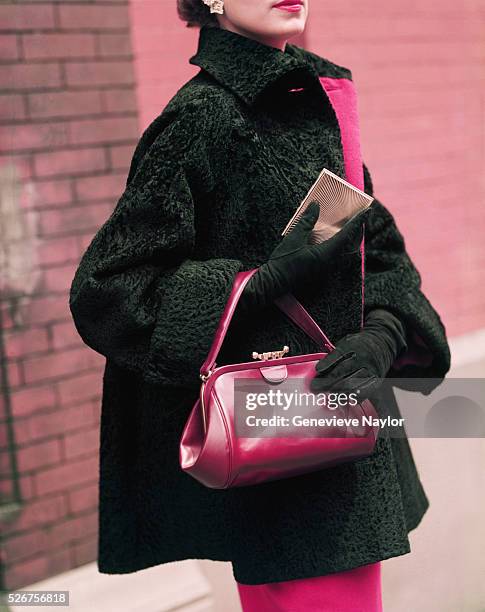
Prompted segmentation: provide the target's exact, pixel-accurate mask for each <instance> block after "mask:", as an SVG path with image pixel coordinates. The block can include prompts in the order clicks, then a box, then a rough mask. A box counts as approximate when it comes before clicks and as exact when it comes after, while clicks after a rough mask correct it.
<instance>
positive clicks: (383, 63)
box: [131, 0, 485, 335]
mask: <svg viewBox="0 0 485 612" xmlns="http://www.w3.org/2000/svg"><path fill="white" fill-rule="evenodd" d="M479 5H480V6H479ZM356 6H357V5H356V3H355V1H354V0H339V1H338V2H332V3H330V2H315V1H314V2H312V5H311V16H310V20H309V23H308V27H307V30H306V33H305V34H306V46H307V48H308V49H310V50H312V51H315V52H317V53H319V54H320V55H323V56H325V57H327V58H329V59H331V60H333V61H335V62H337V63H340V64H342V65H344V66H347V67H348V68H350V69H351V70H352V73H353V78H354V81H355V83H356V86H357V90H358V93H359V100H360V117H361V132H362V151H363V156H364V159H365V162H366V164H367V165H368V166H369V168H370V170H371V173H372V176H373V180H374V185H375V195H376V196H377V197H378V198H379V199H380V200H381V201H382V202H383V203H384V204H385V205H386V206H387V207H388V208H389V209H390V210H391V211H392V213H393V214H394V215H395V217H396V219H397V222H398V225H399V227H400V228H401V230H402V232H403V234H404V236H405V239H406V244H407V247H408V251H409V252H410V254H411V256H412V257H413V259H414V260H415V262H416V264H417V266H418V268H419V270H420V272H421V274H422V277H423V287H424V289H425V292H426V294H427V295H428V297H429V298H430V300H431V301H432V303H433V304H435V305H436V307H437V309H438V311H439V312H440V314H441V316H442V318H443V321H444V322H445V325H446V326H447V328H448V331H449V333H450V335H455V334H459V333H463V332H467V331H471V330H473V329H477V328H480V327H483V326H484V325H485V291H483V289H482V287H483V281H484V280H485V278H484V277H485V274H484V270H485V242H484V241H483V240H482V236H483V234H484V231H485V214H484V205H485V181H484V178H483V176H484V173H483V169H484V168H485V146H484V138H485V128H484V125H485V111H484V109H485V87H484V85H485V83H484V76H483V75H484V59H485V19H484V17H485V9H484V7H483V4H482V3H481V0H467V1H465V0H440V2H439V4H437V3H436V2H428V3H423V2H418V0H410V1H408V2H406V3H405V4H403V3H401V2H396V1H394V2H388V1H387V0H374V2H372V3H358V8H356ZM131 16H132V19H131V21H132V36H133V45H134V50H135V73H136V79H137V84H138V89H137V95H138V101H139V110H140V129H142V128H144V127H145V126H146V125H147V124H148V123H149V121H150V120H151V119H153V118H154V117H155V116H156V115H158V114H159V113H160V112H161V110H162V109H163V107H164V105H165V104H166V102H167V101H168V99H169V98H170V97H171V96H172V95H173V94H174V93H175V92H176V90H177V89H178V87H180V86H181V85H182V84H183V83H184V82H185V81H186V80H187V79H188V78H190V77H191V76H192V75H193V74H195V72H196V71H197V70H198V69H197V68H196V67H193V66H191V65H189V64H188V58H189V57H190V55H192V53H193V52H194V51H195V48H196V45H197V36H198V31H197V30H194V29H188V28H185V27H184V24H183V23H182V22H180V21H179V20H178V18H177V15H176V11H175V2H170V3H168V2H167V3H166V8H165V7H164V8H163V10H162V9H161V8H160V3H159V2H158V1H154V0H132V3H131Z"/></svg>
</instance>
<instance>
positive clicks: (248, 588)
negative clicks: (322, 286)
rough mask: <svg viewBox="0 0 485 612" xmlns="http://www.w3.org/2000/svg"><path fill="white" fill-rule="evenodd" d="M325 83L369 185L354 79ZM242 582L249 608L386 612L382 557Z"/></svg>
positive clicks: (262, 611) (356, 177) (350, 162)
mask: <svg viewBox="0 0 485 612" xmlns="http://www.w3.org/2000/svg"><path fill="white" fill-rule="evenodd" d="M320 84H321V86H322V88H323V89H324V91H325V92H326V93H327V95H328V97H329V99H330V102H331V104H332V106H333V108H334V110H335V114H336V116H337V119H338V122H339V125H340V130H341V134H342V145H343V153H344V162H345V173H346V177H347V180H348V181H349V182H350V183H352V184H353V185H355V186H356V187H357V188H359V189H363V188H364V176H363V166H362V156H361V150H360V129H359V118H358V103H357V94H356V91H355V88H354V83H353V82H352V81H350V80H348V79H334V78H331V77H320ZM363 248H364V245H363V244H362V245H361V249H363ZM236 584H237V588H238V592H239V598H240V600H241V604H242V609H243V612H357V611H358V612H382V595H381V562H380V561H379V562H377V563H371V564H369V565H363V566H360V567H356V568H353V569H350V570H347V571H344V572H338V573H334V574H327V575H326V576H317V577H314V578H302V579H297V580H288V581H286V582H272V583H267V584H256V585H252V584H240V583H238V582H237V583H236Z"/></svg>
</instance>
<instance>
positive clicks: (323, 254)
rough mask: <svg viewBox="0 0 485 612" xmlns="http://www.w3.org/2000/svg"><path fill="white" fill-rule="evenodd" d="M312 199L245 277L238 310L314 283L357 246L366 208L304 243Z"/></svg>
mask: <svg viewBox="0 0 485 612" xmlns="http://www.w3.org/2000/svg"><path fill="white" fill-rule="evenodd" d="M319 210H320V209H319V205H318V203H317V202H312V203H311V204H310V205H309V206H308V207H307V209H306V210H305V212H304V214H303V215H302V216H301V218H300V220H299V221H298V223H297V224H296V225H295V227H294V228H293V229H292V230H291V232H289V233H288V234H286V236H284V238H283V239H282V240H281V242H280V243H279V244H278V245H277V246H276V248H275V249H274V250H273V251H272V253H271V255H270V256H269V259H268V261H267V262H266V263H264V264H262V265H261V266H260V267H259V269H258V271H257V272H256V273H255V274H254V275H253V276H252V277H251V278H250V279H249V281H248V282H247V283H246V286H245V288H244V290H243V293H242V294H241V296H240V298H239V301H238V310H239V312H243V313H248V312H252V311H254V310H257V309H259V308H262V307H264V306H266V305H267V304H268V303H270V302H272V301H273V300H274V299H275V298H276V297H279V296H280V295H283V294H285V293H288V292H290V293H291V292H292V291H294V290H295V289H298V288H300V287H302V286H304V285H305V284H307V283H318V282H319V279H320V277H321V275H322V274H323V273H324V272H325V270H326V269H328V268H329V267H330V266H332V265H333V264H334V263H335V260H336V258H337V257H338V256H339V255H342V254H343V253H344V251H343V248H344V246H345V248H346V250H347V252H349V251H352V252H354V251H355V250H357V249H358V247H359V244H360V239H361V233H362V223H363V221H364V217H365V215H366V213H367V212H368V211H369V209H367V210H366V211H364V212H362V213H360V214H359V215H357V217H355V218H353V219H351V220H350V221H348V222H347V223H346V224H345V225H344V226H343V228H342V229H341V230H340V231H339V232H337V234H335V235H334V236H332V237H331V238H329V239H328V240H325V241H324V242H321V243H320V244H308V238H309V236H310V233H311V231H312V229H313V226H314V225H315V223H316V221H317V219H318V215H319Z"/></svg>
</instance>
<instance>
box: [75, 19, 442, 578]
mask: <svg viewBox="0 0 485 612" xmlns="http://www.w3.org/2000/svg"><path fill="white" fill-rule="evenodd" d="M190 61H191V63H193V64H196V65H198V66H200V67H201V70H200V71H199V73H198V74H197V75H196V76H195V77H194V78H192V79H191V80H190V81H189V82H187V83H186V84H185V85H184V86H183V87H182V88H181V89H180V90H179V91H178V92H177V93H176V95H175V96H174V97H173V98H172V100H171V101H170V102H169V104H168V105H167V106H166V108H165V109H164V111H163V112H162V113H161V114H160V116H159V117H157V118H156V119H155V120H154V121H153V123H152V124H151V125H150V126H149V127H148V128H147V130H146V131H145V132H144V134H143V136H142V137H141V139H140V141H139V143H138V146H137V147H136V150H135V152H134V155H133V160H132V164H131V168H130V172H129V175H128V179H127V184H126V189H125V191H124V193H123V194H122V195H121V197H120V199H119V201H118V203H117V205H116V206H115V209H114V211H113V213H112V214H111V216H110V217H109V219H108V220H107V221H106V222H105V223H104V225H103V226H102V227H101V228H100V229H99V231H98V232H97V234H96V235H95V237H94V238H93V240H92V242H91V244H90V245H89V247H88V249H87V251H86V252H85V254H84V256H83V257H82V260H81V262H80V265H79V268H78V270H77V272H76V275H75V277H74V280H73V283H72V288H71V296H70V308H71V312H72V315H73V318H74V321H75V324H76V327H77V329H78V331H79V334H80V335H81V337H82V338H83V340H84V341H85V342H86V344H88V345H89V346H90V347H92V348H93V349H94V350H96V351H98V352H99V353H101V354H103V355H104V356H105V357H106V368H105V373H104V378H103V385H104V386H103V400H102V416H101V440H100V443H101V444H100V446H101V449H100V499H99V501H100V508H99V513H100V514H99V557H98V567H99V570H100V571H101V572H103V573H108V574H116V573H127V572H134V571H136V570H140V569H143V568H146V567H149V566H153V565H157V564H160V563H165V562H168V561H173V560H179V559H185V558H208V559H216V560H230V561H232V563H233V569H234V575H235V577H236V579H237V580H239V581H240V582H242V583H249V584H257V583H264V582H273V581H281V580H289V579H294V578H302V577H310V576H318V575H323V574H327V573H332V572H338V571H341V570H345V569H348V568H353V567H356V566H359V565H362V564H366V563H370V562H374V561H377V560H381V559H386V558H388V557H393V556H397V555H401V554H404V553H406V552H408V551H409V550H410V548H409V540H408V532H409V531H410V530H411V529H413V528H414V527H416V526H417V525H418V523H419V522H420V520H421V518H422V516H423V514H424V512H425V510H426V508H427V506H428V501H427V498H426V495H425V493H424V491H423V488H422V486H421V483H420V480H419V477H418V474H417V472H416V467H415V464H414V461H413V457H412V454H411V452H410V448H409V445H408V442H407V440H406V439H402V440H401V439H400V440H396V439H392V440H390V439H388V438H383V439H381V440H379V443H378V445H377V448H376V451H375V453H374V454H373V455H372V456H371V457H369V458H366V459H364V460H361V461H357V462H356V463H353V464H347V465H342V466H339V467H335V468H332V469H327V470H323V471H320V472H317V473H313V474H308V475H304V476H299V477H295V478H291V479H287V480H281V481H277V482H271V483H266V484H260V485H256V486H251V487H244V488H239V489H234V490H228V491H217V490H211V489H207V488H206V487H204V486H203V485H201V484H199V483H198V482H197V481H195V480H194V479H193V478H191V477H190V476H188V475H186V474H184V473H182V471H181V470H180V468H179V464H178V443H179V438H180V434H181V431H182V428H183V425H184V423H185V420H186V418H187V416H188V414H189V411H190V409H191V408H192V405H193V403H194V402H195V400H196V398H197V393H198V389H199V383H200V380H199V378H198V369H199V367H200V366H201V364H202V362H203V360H204V358H205V357H206V355H207V352H208V350H209V346H210V344H211V340H212V337H213V334H214V331H215V329H216V326H217V322H218V320H219V317H220V315H221V313H222V310H223V307H224V304H225V302H226V299H227V296H228V294H229V291H230V288H231V285H232V282H233V279H234V276H235V274H236V273H237V272H238V271H239V270H247V269H250V268H253V267H254V266H257V265H259V264H261V263H262V262H264V261H265V260H266V258H267V257H268V255H269V253H270V252H271V251H272V250H273V248H274V247H275V245H276V243H277V242H278V241H279V240H280V232H281V230H282V229H283V227H284V226H285V225H286V223H287V220H288V219H289V218H290V216H291V214H292V213H293V211H294V209H295V207H296V205H297V204H298V202H299V201H300V200H301V198H302V197H303V196H304V195H305V193H306V191H307V190H308V188H309V186H310V185H311V184H312V183H313V181H314V180H315V178H316V176H317V175H318V173H319V172H320V171H321V169H322V167H327V168H328V169H330V170H331V171H333V172H335V173H336V174H338V175H340V176H342V177H343V178H345V172H344V163H343V151H342V146H341V139H340V131H339V126H338V123H337V119H336V116H335V114H334V112H333V109H332V107H331V104H330V101H329V99H328V98H327V96H326V94H325V93H324V92H323V90H322V88H321V86H320V83H319V81H318V76H319V75H321V76H324V75H326V76H334V77H340V78H351V73H350V71H349V70H348V69H346V68H343V67H341V66H338V65H336V64H334V63H332V62H330V61H329V60H327V59H324V58H321V57H319V56H317V55H315V54H313V53H310V52H308V51H305V50H303V49H301V48H299V47H297V46H293V45H288V46H287V49H286V51H285V52H284V53H283V52H281V51H279V50H277V49H274V48H271V47H268V46H265V45H262V44H260V43H258V42H256V41H252V40H250V39H248V38H245V37H242V36H239V35H237V34H234V33H231V32H228V31H225V30H221V29H219V28H211V27H208V26H206V27H204V28H203V29H202V30H201V33H200V39H199V48H198V52H197V54H196V55H195V56H194V57H192V58H191V60H190ZM290 87H303V88H304V90H303V91H301V92H289V91H288V89H289V88H290ZM364 170H365V178H366V191H367V192H368V193H372V182H371V178H370V174H369V172H368V169H367V168H366V167H365V168H364ZM365 231H366V246H367V256H366V289H365V297H366V304H367V308H371V307H385V308H389V309H391V310H392V311H393V312H394V313H395V314H396V315H397V316H399V317H400V318H401V320H403V321H404V322H405V324H406V329H407V332H409V333H411V332H412V331H414V332H416V333H417V334H418V335H419V336H420V337H421V338H422V340H423V341H424V343H425V344H426V346H427V349H425V350H426V351H428V354H429V355H430V356H431V357H432V363H431V365H429V366H428V367H417V366H412V365H411V366H406V369H405V370H400V371H399V372H397V373H393V375H394V376H396V375H404V374H405V375H406V376H408V377H409V376H421V375H422V376H426V377H443V376H444V375H445V374H446V372H447V371H448V369H449V359H450V356H449V349H448V344H447V340H446V335H445V329H444V327H443V325H442V323H441V320H440V318H439V316H438V315H437V313H436V312H435V310H434V309H433V308H432V306H431V305H430V304H429V302H428V300H427V299H426V297H425V296H424V295H423V294H422V292H421V290H420V277H419V274H418V272H417V271H416V269H415V267H414V266H413V264H412V262H411V261H410V259H409V257H408V255H407V253H406V250H405V246H404V241H403V238H402V236H401V234H400V233H399V230H398V228H397V227H396V225H395V222H394V219H393V216H392V215H391V213H390V212H389V211H388V210H387V209H386V208H385V207H384V206H383V205H382V204H381V203H380V202H379V201H378V200H376V201H375V203H374V204H373V205H372V213H371V214H370V215H369V218H368V220H367V221H366V228H365ZM360 264H361V262H360V256H359V253H358V252H355V251H354V252H350V251H349V253H348V255H347V256H346V257H345V258H343V259H342V260H341V261H339V262H336V265H335V267H334V269H333V271H332V272H331V273H330V274H329V275H328V278H323V279H319V281H318V282H316V283H315V284H314V285H313V286H311V287H308V288H306V290H305V291H302V292H301V294H299V295H298V296H297V297H298V298H299V299H300V300H301V301H302V302H303V303H304V305H305V306H306V307H307V308H308V310H309V311H310V313H311V314H312V315H313V317H314V318H315V319H316V320H317V321H318V322H319V324H320V325H321V326H322V327H323V329H324V330H325V331H326V332H327V333H328V335H329V337H330V338H331V339H332V340H333V341H336V340H338V339H339V338H341V337H342V336H343V335H345V334H346V333H350V332H355V331H358V329H359V327H360V316H361V312H360ZM284 344H288V345H289V346H290V349H291V354H298V353H308V352H314V351H315V348H316V347H315V346H314V345H313V344H312V342H311V341H310V340H309V339H308V338H307V337H306V336H305V335H304V334H303V332H300V331H299V329H297V328H296V327H295V326H294V325H293V324H292V323H291V322H289V320H287V319H286V318H285V317H284V315H283V314H281V313H280V311H279V310H277V309H276V307H275V306H271V307H269V308H267V309H266V310H265V311H264V312H261V313H260V316H258V317H257V318H255V317H253V318H251V320H245V319H244V318H243V317H241V315H239V316H237V313H236V317H235V319H234V320H233V323H232V324H231V329H230V330H229V333H228V336H227V339H226V341H225V343H224V347H223V350H222V352H221V355H220V359H219V360H218V365H221V364H222V363H229V362H231V361H242V360H244V361H246V360H248V359H250V354H251V351H253V350H257V351H263V350H270V349H271V350H273V349H277V348H280V347H282V346H283V345H284ZM410 344H412V342H411V341H410ZM403 384H404V385H405V380H404V378H403ZM430 390H431V389H426V390H425V391H426V392H429V391H430ZM380 409H381V410H382V411H383V412H389V413H391V414H399V411H398V407H397V404H396V401H395V398H394V393H393V390H392V388H389V390H388V397H387V400H386V401H385V406H382V405H381V406H380Z"/></svg>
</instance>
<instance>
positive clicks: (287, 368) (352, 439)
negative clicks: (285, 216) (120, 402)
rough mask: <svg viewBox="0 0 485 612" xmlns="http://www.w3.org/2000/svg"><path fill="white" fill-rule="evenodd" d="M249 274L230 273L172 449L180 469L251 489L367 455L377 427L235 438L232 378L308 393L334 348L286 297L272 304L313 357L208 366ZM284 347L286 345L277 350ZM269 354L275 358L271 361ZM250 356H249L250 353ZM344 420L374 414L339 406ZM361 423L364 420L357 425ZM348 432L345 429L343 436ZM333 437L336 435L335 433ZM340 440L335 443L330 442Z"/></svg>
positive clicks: (211, 483) (366, 404)
mask: <svg viewBox="0 0 485 612" xmlns="http://www.w3.org/2000/svg"><path fill="white" fill-rule="evenodd" d="M255 272H257V268H255V269H253V270H248V271H246V272H239V273H238V274H237V275H236V278H235V281H234V284H233V287H232V291H231V293H230V295H229V299H228V301H227V303H226V306H225V308H224V311H223V313H222V316H221V319H220V321H219V325H218V328H217V331H216V334H215V337H214V341H213V343H212V346H211V348H210V351H209V354H208V356H207V359H206V360H205V362H204V363H203V365H202V367H201V369H200V377H201V379H202V381H203V382H202V385H201V389H200V395H199V397H198V399H197V401H196V403H195V405H194V407H193V408H192V411H191V413H190V416H189V418H188V420H187V422H186V424H185V427H184V430H183V433H182V437H181V441H180V448H179V461H180V466H181V468H182V470H184V471H185V472H187V474H190V475H191V476H193V477H194V478H195V479H196V480H198V481H199V482H201V483H202V484H204V485H205V486H207V487H210V488H213V489H227V488H230V487H240V486H247V485H253V484H257V483H261V482H265V481H269V480H276V479H281V478H287V477H290V476H296V475H298V474H304V473H307V472H312V471H315V470H321V469H323V468H326V467H330V466H333V465H337V464H339V463H343V462H347V461H352V460H355V459H359V458H363V457H366V456H368V455H370V454H371V453H372V452H373V450H374V447H375V443H376V440H377V435H378V431H379V428H378V427H377V426H376V425H374V424H371V425H368V426H365V427H362V428H360V430H359V432H358V433H357V434H356V433H355V430H354V429H352V428H349V427H347V426H346V428H344V430H343V435H342V426H340V427H339V428H338V429H337V428H336V429H334V430H332V428H331V427H328V433H329V436H328V437H322V436H321V435H320V437H303V436H302V437H300V436H298V437H241V436H236V428H235V410H234V386H235V383H236V381H237V379H251V380H254V381H258V380H260V381H261V380H265V381H266V382H267V383H271V385H272V387H273V386H274V387H275V388H277V387H278V384H281V383H282V382H283V381H285V380H287V379H291V378H292V377H294V378H298V379H300V381H299V382H300V384H303V387H301V388H302V391H303V392H305V391H306V392H309V393H311V391H310V381H311V380H312V378H314V376H315V374H316V371H315V365H316V363H317V362H318V361H319V360H320V359H322V358H324V357H325V356H326V355H328V353H329V352H330V351H331V350H333V349H334V348H335V347H334V345H333V344H332V343H331V342H330V340H329V339H328V338H327V336H326V335H325V333H324V332H323V331H322V330H321V329H320V327H319V326H318V324H317V323H316V321H315V320H314V319H313V318H312V317H311V316H310V314H309V313H308V312H307V311H306V310H305V308H304V307H303V306H302V304H301V303H300V302H299V301H298V300H297V299H296V298H295V297H294V296H293V295H291V294H286V295H284V296H282V297H279V298H277V299H276V300H275V304H276V305H277V306H278V307H279V308H280V309H281V310H282V311H283V312H284V313H285V314H286V315H287V316H288V317H289V318H290V319H291V320H292V321H293V322H294V323H295V324H296V325H297V326H299V327H300V328H301V329H302V330H303V331H304V332H305V333H306V334H307V335H308V336H309V337H310V338H312V339H313V340H314V341H315V342H316V343H317V345H318V346H320V347H321V349H322V350H321V352H318V353H311V354H307V355H294V356H288V357H285V356H283V355H284V354H285V353H286V351H285V350H282V351H275V352H269V353H263V354H262V355H259V357H260V358H261V357H263V360H259V361H249V362H243V363H236V364H227V365H222V366H220V367H217V366H216V359H217V355H218V353H219V350H220V348H221V345H222V342H223V340H224V337H225V335H226V332H227V329H228V327H229V323H230V321H231V318H232V316H233V314H234V311H235V309H236V305H237V301H238V299H239V296H240V295H241V293H242V291H243V289H244V286H245V284H246V283H247V281H248V280H249V279H250V277H251V276H252V275H253V274H254V273H255ZM285 348H286V347H285ZM274 355H277V356H276V357H274V358H273V356H274ZM253 357H255V355H253ZM346 409H347V410H348V412H347V415H346V416H347V417H356V418H358V419H359V420H361V419H362V417H363V416H366V417H369V419H371V422H372V423H374V421H373V419H377V418H378V414H377V412H376V410H375V408H374V406H373V404H372V403H371V402H370V401H369V400H367V399H366V400H363V401H362V402H361V403H358V404H356V405H354V406H347V407H346ZM364 420H366V419H364ZM351 429H352V431H350V430H351ZM339 432H340V433H339ZM338 436H340V437H338Z"/></svg>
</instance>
